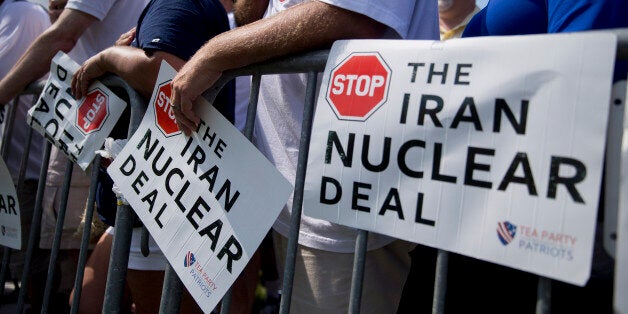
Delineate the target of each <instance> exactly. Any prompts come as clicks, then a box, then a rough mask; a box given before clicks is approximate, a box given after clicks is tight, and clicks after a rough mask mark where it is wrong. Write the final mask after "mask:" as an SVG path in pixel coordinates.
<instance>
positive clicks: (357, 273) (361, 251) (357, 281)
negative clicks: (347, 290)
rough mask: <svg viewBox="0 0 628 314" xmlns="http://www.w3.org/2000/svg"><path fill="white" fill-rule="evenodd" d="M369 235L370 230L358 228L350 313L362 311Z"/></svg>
mask: <svg viewBox="0 0 628 314" xmlns="http://www.w3.org/2000/svg"><path fill="white" fill-rule="evenodd" d="M368 235H369V233H368V231H365V230H358V235H357V237H356V240H355V258H354V260H353V274H352V276H351V299H350V300H349V313H353V314H358V313H360V301H361V300H362V285H363V283H364V265H365V264H366V247H367V243H368Z"/></svg>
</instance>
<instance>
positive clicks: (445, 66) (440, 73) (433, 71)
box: [427, 63, 449, 85]
mask: <svg viewBox="0 0 628 314" xmlns="http://www.w3.org/2000/svg"><path fill="white" fill-rule="evenodd" d="M448 68H449V63H444V64H443V70H442V71H436V69H435V64H434V63H430V71H429V73H428V75H427V83H428V84H432V77H434V76H440V77H441V78H440V84H441V85H443V84H445V82H446V81H447V69H448Z"/></svg>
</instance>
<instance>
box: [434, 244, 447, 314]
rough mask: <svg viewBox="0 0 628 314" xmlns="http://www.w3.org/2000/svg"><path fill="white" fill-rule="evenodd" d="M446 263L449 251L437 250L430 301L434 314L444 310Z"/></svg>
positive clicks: (439, 313)
mask: <svg viewBox="0 0 628 314" xmlns="http://www.w3.org/2000/svg"><path fill="white" fill-rule="evenodd" d="M448 264H449V253H448V252H446V251H443V250H438V255H437V256H436V276H435V279H434V300H433V302H432V313H434V314H436V313H438V314H441V313H444V312H445V296H446V294H447V272H448V268H449V266H448Z"/></svg>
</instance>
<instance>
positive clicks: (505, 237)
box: [497, 221, 517, 245]
mask: <svg viewBox="0 0 628 314" xmlns="http://www.w3.org/2000/svg"><path fill="white" fill-rule="evenodd" d="M516 234H517V226H515V225H513V224H511V223H510V222H508V221H500V222H498V223H497V238H499V241H500V242H501V243H502V244H503V245H508V244H509V243H510V242H512V240H514V239H515V235H516Z"/></svg>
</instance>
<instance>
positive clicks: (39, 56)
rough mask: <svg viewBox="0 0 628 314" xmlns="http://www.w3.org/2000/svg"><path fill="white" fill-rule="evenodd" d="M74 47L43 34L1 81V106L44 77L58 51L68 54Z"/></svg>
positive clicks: (67, 42) (48, 33)
mask: <svg viewBox="0 0 628 314" xmlns="http://www.w3.org/2000/svg"><path fill="white" fill-rule="evenodd" d="M72 47H74V42H72V41H64V40H58V39H57V38H55V36H54V33H52V32H49V31H46V32H45V33H44V34H42V36H40V37H39V38H37V39H36V40H35V41H34V42H33V43H32V44H31V46H30V47H29V48H28V50H27V51H26V53H24V55H22V57H21V58H20V59H19V60H18V62H17V63H16V64H15V66H13V68H12V69H11V70H10V71H9V73H7V75H6V76H5V77H4V78H2V80H1V81H0V104H5V103H7V102H9V101H10V100H11V99H13V98H15V97H16V96H17V95H18V94H19V93H20V92H21V91H22V90H24V88H26V86H27V85H28V84H30V83H31V82H33V81H35V80H37V79H39V78H41V77H42V76H44V75H45V74H46V73H47V72H48V71H49V68H50V63H51V62H52V58H53V57H54V56H55V54H56V53H57V51H59V50H61V51H64V52H68V51H69V50H71V49H72Z"/></svg>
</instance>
